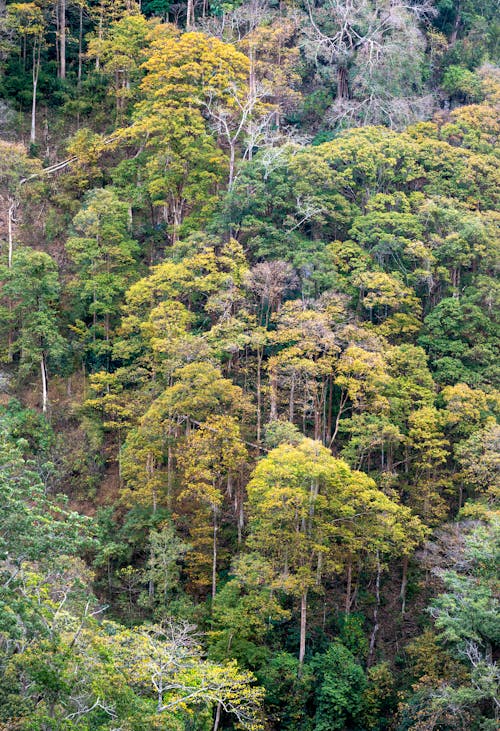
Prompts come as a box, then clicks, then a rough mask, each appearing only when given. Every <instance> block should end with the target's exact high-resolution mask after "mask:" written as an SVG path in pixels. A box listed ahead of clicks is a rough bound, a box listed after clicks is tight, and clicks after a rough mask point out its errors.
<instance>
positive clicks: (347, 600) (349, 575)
mask: <svg viewBox="0 0 500 731" xmlns="http://www.w3.org/2000/svg"><path fill="white" fill-rule="evenodd" d="M351 590H352V560H351V559H349V562H348V564H347V587H346V592H345V613H346V614H349V613H350V611H351Z"/></svg>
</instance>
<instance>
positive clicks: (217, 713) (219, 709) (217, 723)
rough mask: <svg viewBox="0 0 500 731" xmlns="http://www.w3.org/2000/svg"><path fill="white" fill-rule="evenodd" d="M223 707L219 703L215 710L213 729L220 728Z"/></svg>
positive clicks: (214, 730) (215, 730)
mask: <svg viewBox="0 0 500 731" xmlns="http://www.w3.org/2000/svg"><path fill="white" fill-rule="evenodd" d="M221 707H222V706H221V704H220V703H217V710H216V712H215V720H214V727H213V731H217V730H218V728H219V723H220V712H221Z"/></svg>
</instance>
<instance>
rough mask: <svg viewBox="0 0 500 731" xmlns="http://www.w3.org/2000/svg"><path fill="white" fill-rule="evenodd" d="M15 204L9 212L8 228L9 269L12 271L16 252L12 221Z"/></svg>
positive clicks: (11, 205) (10, 207)
mask: <svg viewBox="0 0 500 731" xmlns="http://www.w3.org/2000/svg"><path fill="white" fill-rule="evenodd" d="M14 209H15V203H11V204H10V206H9V212H8V214H7V215H8V217H7V228H8V233H7V236H8V242H9V253H8V264H9V269H12V253H13V251H14V237H13V233H12V219H13V217H14Z"/></svg>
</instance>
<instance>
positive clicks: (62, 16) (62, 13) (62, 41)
mask: <svg viewBox="0 0 500 731" xmlns="http://www.w3.org/2000/svg"><path fill="white" fill-rule="evenodd" d="M59 62H60V71H59V75H60V77H61V79H65V78H66V0H60V4H59Z"/></svg>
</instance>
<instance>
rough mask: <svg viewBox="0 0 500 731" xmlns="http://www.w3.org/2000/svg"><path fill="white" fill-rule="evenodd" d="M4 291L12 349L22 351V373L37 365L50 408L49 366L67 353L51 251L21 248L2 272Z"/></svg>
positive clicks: (43, 399) (43, 396)
mask: <svg viewBox="0 0 500 731" xmlns="http://www.w3.org/2000/svg"><path fill="white" fill-rule="evenodd" d="M0 277H1V279H3V287H2V289H3V292H4V294H5V296H6V297H7V298H8V299H9V300H10V302H11V303H12V309H11V320H10V323H9V327H11V328H12V329H13V332H14V336H13V337H14V339H13V343H12V351H13V353H17V354H19V358H20V373H21V375H27V374H29V373H31V372H32V370H33V368H34V367H35V366H37V367H38V368H39V369H40V376H41V402H42V410H43V412H44V413H45V412H46V411H48V408H49V367H50V365H51V364H52V363H54V364H55V363H57V362H58V361H59V360H60V359H61V358H62V357H63V355H64V353H65V342H64V339H63V337H62V336H61V334H60V332H59V326H58V321H57V319H58V299H59V291H60V286H59V279H58V272H57V267H56V264H55V262H54V261H53V259H51V257H50V256H49V255H48V254H45V253H44V252H41V251H34V250H33V249H28V248H18V249H17V250H16V251H15V252H14V255H13V259H12V268H11V269H10V270H9V269H7V270H5V269H4V271H3V272H2V274H1V275H0Z"/></svg>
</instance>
